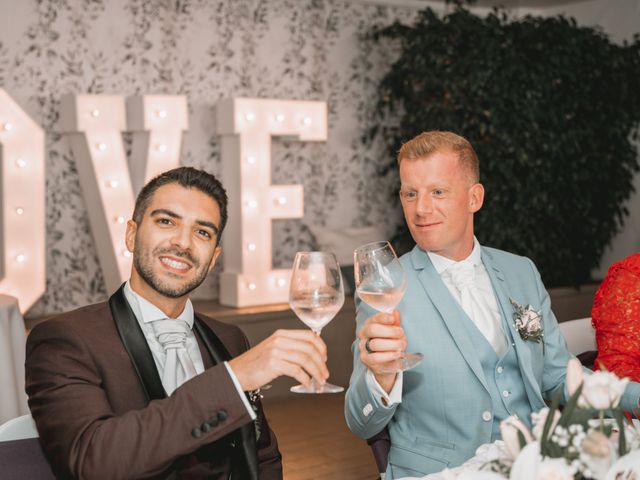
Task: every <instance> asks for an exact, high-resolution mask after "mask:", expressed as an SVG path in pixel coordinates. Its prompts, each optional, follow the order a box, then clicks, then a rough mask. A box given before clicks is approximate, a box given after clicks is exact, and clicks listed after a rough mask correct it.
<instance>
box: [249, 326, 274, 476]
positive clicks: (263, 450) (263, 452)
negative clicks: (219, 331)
mask: <svg viewBox="0 0 640 480" xmlns="http://www.w3.org/2000/svg"><path fill="white" fill-rule="evenodd" d="M242 336H243V338H244V349H243V351H247V350H249V348H251V345H250V344H249V340H248V339H247V337H246V336H245V335H244V334H243V335H242ZM254 405H255V407H256V415H257V418H256V424H257V429H258V431H259V432H260V434H259V436H258V442H257V447H258V478H260V480H272V479H274V480H275V479H282V455H281V454H280V450H279V449H278V441H277V440H276V436H275V434H274V433H273V430H271V428H270V427H269V423H268V422H267V417H266V416H265V414H264V409H263V408H262V402H261V401H260V398H257V399H256V401H255V402H254Z"/></svg>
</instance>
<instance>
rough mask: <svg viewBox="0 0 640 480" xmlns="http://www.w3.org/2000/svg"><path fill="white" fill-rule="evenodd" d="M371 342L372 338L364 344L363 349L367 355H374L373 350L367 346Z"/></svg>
mask: <svg viewBox="0 0 640 480" xmlns="http://www.w3.org/2000/svg"><path fill="white" fill-rule="evenodd" d="M371 340H373V339H372V338H368V339H367V341H366V342H365V343H364V349H365V350H366V351H367V353H374V352H375V350H371V346H370V345H369V343H370V342H371Z"/></svg>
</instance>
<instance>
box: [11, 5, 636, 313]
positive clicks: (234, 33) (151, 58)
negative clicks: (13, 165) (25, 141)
mask: <svg viewBox="0 0 640 480" xmlns="http://www.w3.org/2000/svg"><path fill="white" fill-rule="evenodd" d="M522 3H523V4H524V3H526V4H530V3H531V2H522ZM416 5H422V3H419V2H417V1H416V0H23V1H20V2H15V1H11V0H0V88H4V89H5V90H6V91H7V92H8V93H9V94H10V95H11V96H12V97H13V98H14V100H16V101H17V102H18V103H19V104H20V105H21V106H22V108H23V109H24V110H25V111H26V112H27V113H28V114H29V115H31V117H32V118H33V119H34V120H35V121H36V122H38V123H39V124H40V125H41V126H42V128H43V129H44V130H45V132H46V134H47V139H46V169H47V258H46V262H47V291H46V293H45V295H44V296H43V297H42V299H41V300H40V301H39V302H38V303H37V304H36V305H35V306H34V307H33V308H32V309H31V310H30V312H29V316H32V317H36V316H42V315H47V314H50V313H54V312H59V311H64V310H68V309H71V308H75V307H77V306H81V305H85V304H87V303H91V302H95V301H100V300H103V299H105V298H106V296H107V292H106V290H105V287H104V282H103V279H102V275H101V272H100V268H99V265H98V260H97V256H96V250H95V246H94V244H93V239H92V237H91V233H90V231H89V223H88V218H87V212H86V208H85V206H84V200H83V198H82V193H81V191H80V185H79V180H78V175H77V172H76V169H75V164H74V160H73V157H72V155H71V151H70V148H69V144H68V142H67V139H66V137H65V136H64V135H61V134H60V133H59V130H60V129H59V126H58V116H59V112H60V99H61V97H62V95H64V94H65V93H77V94H84V93H90V94H120V95H125V96H127V95H135V94H144V93H148V94H153V93H157V94H171V95H175V94H179V95H186V96H187V98H188V102H189V115H190V118H189V123H190V127H189V131H188V132H186V134H185V136H184V138H183V142H184V143H183V151H182V163H183V164H184V165H192V166H196V167H201V168H206V169H208V170H210V171H211V172H213V173H219V172H220V171H221V167H220V163H219V157H218V153H219V152H218V148H219V142H218V138H217V136H216V135H215V133H214V131H215V124H214V118H215V117H214V106H215V103H216V102H217V100H218V99H220V98H223V97H229V96H248V97H262V98H283V99H299V100H306V99H308V100H323V101H326V102H327V103H328V106H329V139H328V141H327V142H326V143H321V144H306V143H295V142H286V143H285V142H275V143H274V146H273V182H274V183H299V184H303V185H304V189H305V216H304V218H303V219H300V220H291V221H279V222H275V225H274V242H273V244H274V263H275V265H276V266H288V265H290V262H291V260H292V258H293V255H294V253H295V252H296V251H297V250H300V249H308V248H310V247H311V246H312V243H313V240H312V236H311V234H310V232H309V229H308V227H309V226H312V227H326V228H332V229H339V228H341V227H346V226H363V225H378V226H380V227H381V228H382V230H383V231H385V232H387V234H390V233H391V232H392V231H393V230H394V229H395V224H394V221H395V220H390V218H394V219H395V218H397V215H396V213H397V212H396V211H395V209H396V208H397V206H396V205H391V204H390V203H389V201H388V197H387V195H386V193H384V192H386V191H388V190H387V185H384V184H383V183H381V180H380V179H378V178H377V176H376V175H375V171H376V168H377V167H378V163H379V161H380V160H381V158H380V156H379V151H380V150H379V149H378V148H377V146H375V145H373V146H370V147H365V146H364V145H363V144H362V142H361V136H362V134H363V133H364V132H365V131H366V129H367V128H368V127H369V126H370V123H371V115H370V109H371V107H372V103H373V102H374V101H375V90H376V84H377V82H378V79H379V78H380V77H381V76H382V74H383V73H384V71H385V69H386V68H388V66H389V65H390V64H391V63H392V62H393V59H394V58H395V52H394V50H393V48H392V47H391V46H387V47H385V46H380V45H378V46H375V47H374V45H373V44H372V43H371V42H369V41H367V40H366V39H363V38H362V35H363V34H365V33H366V32H367V31H369V30H370V29H371V28H372V27H374V26H378V25H388V24H390V23H391V22H393V21H395V20H400V21H403V22H411V21H412V19H413V18H414V16H415V15H416V13H417V9H416ZM424 5H425V6H426V5H428V6H432V7H435V8H436V9H439V10H443V9H444V8H445V7H443V3H442V2H424ZM477 11H478V12H479V13H482V12H483V11H486V8H479V9H477ZM514 12H515V13H516V14H517V15H523V14H527V13H533V14H536V15H552V14H557V13H566V14H568V15H571V16H575V17H576V18H577V19H578V21H579V22H580V23H583V24H587V25H594V24H595V25H601V26H602V28H603V29H604V30H605V31H606V32H607V33H609V34H611V35H612V37H613V38H614V39H615V40H617V41H622V40H624V39H625V38H630V37H631V35H633V34H634V33H637V32H639V31H640V0H616V1H615V2H611V1H609V0H588V1H580V2H572V3H569V4H566V5H561V6H559V7H553V8H542V9H540V8H537V9H532V8H525V7H522V8H515V9H514ZM125 139H126V135H125ZM635 184H636V186H637V188H638V189H639V190H640V175H638V176H637V177H636V178H635ZM628 206H629V209H630V212H631V214H630V217H629V218H628V219H627V222H626V225H625V228H624V229H623V231H622V232H621V233H620V234H619V235H618V236H617V237H616V238H615V239H614V241H613V242H612V245H611V248H610V249H609V250H608V251H607V252H606V254H605V257H604V258H603V260H602V264H601V268H600V269H599V270H598V271H597V272H594V273H595V275H596V276H602V275H603V274H604V273H605V272H606V268H607V266H608V265H609V264H610V263H611V262H613V261H616V260H619V259H621V258H623V257H624V256H626V255H628V254H630V253H632V252H633V251H638V250H640V221H639V219H640V192H637V193H636V194H635V195H634V197H633V198H632V199H631V200H630V202H629V205H628ZM221 260H222V261H224V257H223V258H222V259H221ZM219 270H220V269H219V268H217V269H216V270H215V271H214V272H213V273H212V275H211V276H210V278H209V279H208V280H207V281H206V282H205V283H204V284H203V285H202V286H201V287H200V288H199V289H198V291H197V292H196V297H198V298H215V297H216V296H217V272H218V271H219Z"/></svg>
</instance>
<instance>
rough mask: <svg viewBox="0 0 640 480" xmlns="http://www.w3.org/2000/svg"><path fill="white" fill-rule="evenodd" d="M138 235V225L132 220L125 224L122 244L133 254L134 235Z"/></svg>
mask: <svg viewBox="0 0 640 480" xmlns="http://www.w3.org/2000/svg"><path fill="white" fill-rule="evenodd" d="M137 233H138V224H137V223H136V222H134V221H133V220H129V221H128V222H127V231H126V233H125V234H124V242H125V244H126V245H127V250H129V251H130V252H131V253H133V250H134V248H135V245H136V234H137Z"/></svg>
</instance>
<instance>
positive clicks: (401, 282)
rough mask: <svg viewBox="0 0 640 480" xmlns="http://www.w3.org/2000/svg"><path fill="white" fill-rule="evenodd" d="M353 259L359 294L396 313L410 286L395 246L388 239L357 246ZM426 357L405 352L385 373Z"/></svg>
mask: <svg viewBox="0 0 640 480" xmlns="http://www.w3.org/2000/svg"><path fill="white" fill-rule="evenodd" d="M353 260H354V261H353V268H354V275H355V281H356V292H357V293H358V297H360V299H361V300H362V301H363V302H365V303H366V304H367V305H369V306H370V307H372V308H375V309H376V310H378V311H380V312H384V313H393V310H394V309H395V308H396V306H397V305H398V304H399V303H400V300H402V296H403V295H404V291H405V289H406V287H407V278H406V275H405V272H404V269H403V268H402V264H401V263H400V260H398V257H396V253H395V252H394V251H393V247H391V245H390V244H389V242H373V243H368V244H366V245H363V246H361V247H358V248H356V250H355V252H354V253H353ZM423 358H424V355H422V354H421V353H403V354H402V356H401V357H400V358H399V361H398V362H397V363H398V365H397V368H394V369H393V370H390V371H384V373H395V372H401V371H403V370H409V369H410V368H413V367H415V366H416V365H418V364H419V363H420V362H421V361H422V359H423Z"/></svg>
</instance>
